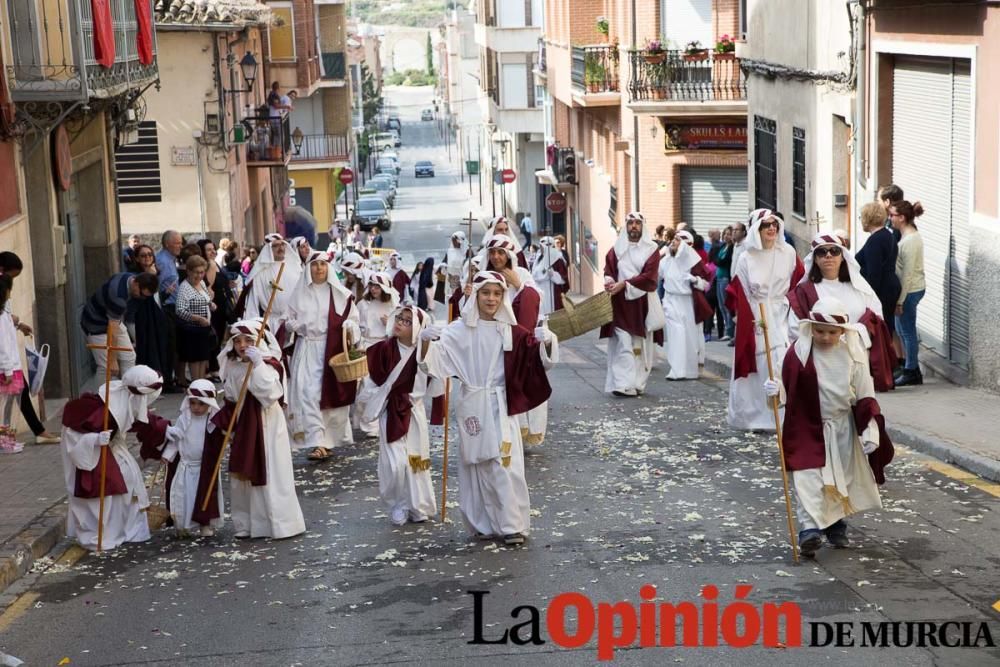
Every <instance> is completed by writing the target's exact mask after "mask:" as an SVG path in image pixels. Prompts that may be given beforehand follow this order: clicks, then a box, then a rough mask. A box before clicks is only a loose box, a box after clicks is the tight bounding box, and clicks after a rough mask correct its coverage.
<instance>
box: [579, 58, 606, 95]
mask: <svg viewBox="0 0 1000 667" xmlns="http://www.w3.org/2000/svg"><path fill="white" fill-rule="evenodd" d="M607 74H608V72H607V69H605V67H604V65H602V64H601V63H600V62H599V61H598V60H597V58H587V62H586V65H585V69H584V72H583V80H584V83H585V84H586V85H587V90H588V91H589V92H591V93H599V92H601V90H602V89H604V88H606V86H607V78H608V77H607Z"/></svg>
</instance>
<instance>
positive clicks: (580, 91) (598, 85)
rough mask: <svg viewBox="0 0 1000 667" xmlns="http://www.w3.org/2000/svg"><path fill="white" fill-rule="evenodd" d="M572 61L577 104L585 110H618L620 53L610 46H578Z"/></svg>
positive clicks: (572, 75)
mask: <svg viewBox="0 0 1000 667" xmlns="http://www.w3.org/2000/svg"><path fill="white" fill-rule="evenodd" d="M572 58H573V61H572V72H571V77H572V81H573V102H574V103H575V104H576V105H578V106H582V107H592V106H617V105H618V104H619V102H620V101H621V94H620V92H619V80H620V77H619V72H618V59H619V56H618V49H617V48H615V47H613V46H611V45H609V44H601V45H598V46H574V47H573V53H572Z"/></svg>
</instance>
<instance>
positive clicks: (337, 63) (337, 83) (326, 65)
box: [320, 51, 347, 88]
mask: <svg viewBox="0 0 1000 667" xmlns="http://www.w3.org/2000/svg"><path fill="white" fill-rule="evenodd" d="M320 57H321V59H322V61H323V70H322V71H323V74H322V76H321V77H320V87H325V88H339V87H341V86H345V85H347V81H346V79H347V58H346V57H345V55H344V52H343V51H327V52H323V53H322V54H320Z"/></svg>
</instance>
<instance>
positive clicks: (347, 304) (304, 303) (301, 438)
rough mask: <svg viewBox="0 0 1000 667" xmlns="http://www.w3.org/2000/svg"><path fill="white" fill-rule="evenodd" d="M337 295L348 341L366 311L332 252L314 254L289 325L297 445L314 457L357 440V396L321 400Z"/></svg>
mask: <svg viewBox="0 0 1000 667" xmlns="http://www.w3.org/2000/svg"><path fill="white" fill-rule="evenodd" d="M331 295H332V297H333V308H334V311H335V317H334V319H341V320H342V324H341V326H342V327H343V329H344V330H345V331H346V332H347V340H348V342H351V341H357V340H360V337H361V331H360V327H359V321H360V315H359V311H358V308H357V306H356V304H355V303H354V298H353V296H352V295H351V293H350V292H348V290H347V289H346V288H345V287H344V286H343V285H342V284H341V282H340V280H339V279H338V278H337V274H336V272H335V271H333V269H332V266H331V265H330V261H329V255H327V254H326V253H319V252H314V253H312V254H311V255H310V256H309V261H308V262H307V263H306V269H305V271H303V273H302V279H301V280H300V281H299V284H298V286H297V287H296V288H295V292H294V293H293V294H292V298H291V299H290V300H289V306H288V320H287V322H286V325H285V326H286V327H288V328H289V329H291V330H292V331H294V332H295V335H296V343H295V353H294V354H293V355H292V363H291V372H290V377H289V382H288V401H287V402H288V416H289V427H290V429H291V432H292V445H293V447H295V449H298V450H310V451H311V452H312V454H311V455H310V458H311V459H312V460H322V459H325V458H327V457H328V456H329V453H330V450H332V449H334V448H335V447H337V446H340V445H349V444H352V443H353V442H354V436H353V433H352V432H351V423H350V409H351V403H353V399H354V397H353V396H347V397H346V398H345V399H344V400H343V401H339V400H334V401H332V402H333V403H343V405H338V406H336V407H323V405H322V400H321V399H322V394H323V377H324V374H328V373H332V371H331V370H330V369H329V367H328V364H329V361H330V360H329V358H328V355H327V349H328V344H327V337H328V333H329V326H330V318H331V313H330V297H331ZM335 335H339V334H337V333H336V332H335Z"/></svg>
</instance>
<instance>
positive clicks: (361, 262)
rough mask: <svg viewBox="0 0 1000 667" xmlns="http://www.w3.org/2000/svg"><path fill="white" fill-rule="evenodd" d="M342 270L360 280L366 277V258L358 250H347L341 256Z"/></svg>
mask: <svg viewBox="0 0 1000 667" xmlns="http://www.w3.org/2000/svg"><path fill="white" fill-rule="evenodd" d="M340 270H341V271H344V272H346V273H350V274H351V275H352V276H355V277H357V278H358V279H360V280H364V279H365V258H364V257H362V256H361V255H359V254H358V253H356V252H353V251H351V252H345V253H344V255H343V257H341V258H340Z"/></svg>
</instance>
